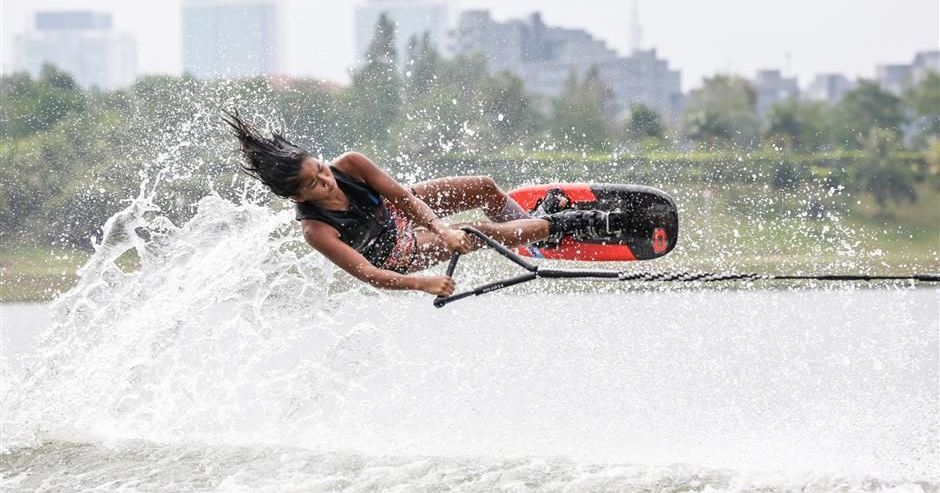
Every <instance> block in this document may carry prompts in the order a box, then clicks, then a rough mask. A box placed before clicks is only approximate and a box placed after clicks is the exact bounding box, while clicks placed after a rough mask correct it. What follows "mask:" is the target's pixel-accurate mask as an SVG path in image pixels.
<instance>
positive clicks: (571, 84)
mask: <svg viewBox="0 0 940 493" xmlns="http://www.w3.org/2000/svg"><path fill="white" fill-rule="evenodd" d="M612 102H613V93H612V91H611V90H610V88H609V87H607V85H606V84H604V83H603V81H602V80H601V78H600V72H599V71H598V69H597V67H596V66H592V67H591V68H590V69H589V70H588V72H587V74H585V76H584V80H583V81H581V82H580V83H579V82H578V77H577V74H575V73H574V72H573V71H572V72H571V73H570V74H569V75H568V78H567V80H566V81H565V84H564V87H563V89H562V93H561V96H560V97H558V98H557V99H555V100H554V101H553V104H552V106H553V109H554V111H553V115H552V120H551V124H550V133H551V136H552V137H553V138H554V139H555V141H556V142H557V143H558V145H560V146H561V147H563V148H568V149H577V150H591V151H602V150H608V149H610V146H611V136H612V125H611V113H612V105H611V103H612Z"/></svg>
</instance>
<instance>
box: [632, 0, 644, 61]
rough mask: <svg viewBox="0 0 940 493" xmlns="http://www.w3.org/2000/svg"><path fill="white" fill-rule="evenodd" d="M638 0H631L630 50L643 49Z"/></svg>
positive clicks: (633, 51)
mask: <svg viewBox="0 0 940 493" xmlns="http://www.w3.org/2000/svg"><path fill="white" fill-rule="evenodd" d="M638 4H639V1H638V0H633V12H632V13H631V15H630V52H631V53H636V52H637V51H640V50H641V49H643V28H642V27H640V9H639V6H638Z"/></svg>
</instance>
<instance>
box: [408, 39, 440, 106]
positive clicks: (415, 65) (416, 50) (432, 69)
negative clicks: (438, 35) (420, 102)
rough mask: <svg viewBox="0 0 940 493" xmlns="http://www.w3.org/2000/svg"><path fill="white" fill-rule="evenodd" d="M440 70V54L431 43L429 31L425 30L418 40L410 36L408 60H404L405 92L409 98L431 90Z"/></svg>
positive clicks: (411, 98) (415, 97) (414, 97)
mask: <svg viewBox="0 0 940 493" xmlns="http://www.w3.org/2000/svg"><path fill="white" fill-rule="evenodd" d="M440 72H441V56H440V54H439V53H438V52H437V50H436V49H435V48H434V46H433V45H431V36H430V33H428V32H427V31H425V33H424V35H423V36H422V37H421V39H420V40H419V39H418V38H417V37H415V36H412V37H411V39H410V40H409V41H408V60H407V61H406V62H405V94H406V95H407V96H408V99H409V100H414V99H417V98H419V97H421V96H423V95H425V94H427V93H428V92H430V91H431V89H432V87H433V85H434V83H435V80H436V79H437V77H438V75H439V74H440Z"/></svg>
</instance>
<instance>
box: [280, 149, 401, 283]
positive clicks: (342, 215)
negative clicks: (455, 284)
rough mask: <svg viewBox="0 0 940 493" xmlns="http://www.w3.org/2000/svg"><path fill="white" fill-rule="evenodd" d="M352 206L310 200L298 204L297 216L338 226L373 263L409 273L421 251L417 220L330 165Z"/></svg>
mask: <svg viewBox="0 0 940 493" xmlns="http://www.w3.org/2000/svg"><path fill="white" fill-rule="evenodd" d="M330 170H331V171H332V172H333V176H335V177H336V183H337V185H339V188H340V190H342V191H343V193H344V194H345V195H346V197H347V198H348V199H349V210H345V211H340V210H330V209H324V208H322V207H317V206H316V205H313V204H311V203H308V202H300V203H298V204H297V216H296V217H297V220H298V221H300V220H302V219H314V220H317V221H322V222H325V223H326V224H329V225H330V226H333V227H334V228H336V230H337V231H338V232H339V237H340V240H341V241H342V242H343V243H346V244H347V245H349V246H351V247H352V248H353V249H355V250H356V251H358V252H359V253H361V254H362V255H363V256H364V257H365V258H366V260H368V261H369V263H371V264H372V265H374V266H376V267H379V268H381V269H387V270H391V271H395V272H398V273H400V274H406V273H408V272H409V271H410V269H411V266H412V265H413V264H414V261H415V257H416V256H417V254H418V239H417V235H416V234H415V227H416V225H415V223H414V221H412V220H411V218H410V217H408V215H407V214H405V213H404V211H402V210H400V209H399V208H397V207H395V206H394V205H392V203H391V202H389V201H387V200H385V199H384V198H383V197H382V196H381V195H379V193H378V192H376V191H375V190H374V189H373V188H372V187H371V186H369V184H368V183H365V182H362V181H359V180H357V179H355V178H353V177H351V176H349V175H347V174H346V173H343V172H342V171H340V170H338V169H336V167H333V166H331V167H330Z"/></svg>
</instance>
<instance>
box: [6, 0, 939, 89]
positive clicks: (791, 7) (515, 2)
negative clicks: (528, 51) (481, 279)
mask: <svg viewBox="0 0 940 493" xmlns="http://www.w3.org/2000/svg"><path fill="white" fill-rule="evenodd" d="M281 1H282V3H283V5H284V8H286V9H287V10H286V13H287V15H286V16H285V17H286V19H287V20H286V23H287V25H286V29H285V31H286V39H285V42H284V43H283V45H284V49H285V53H284V56H285V64H284V70H285V72H286V74H287V75H293V76H311V77H316V78H320V79H325V80H331V81H336V82H340V83H346V82H348V80H349V76H348V74H349V67H350V66H351V65H353V63H354V47H353V44H354V29H353V25H354V23H353V16H354V12H355V7H356V5H360V4H363V3H365V0H281ZM637 2H638V10H639V19H640V24H641V25H642V27H643V45H644V46H643V47H644V48H655V49H656V50H657V53H658V55H659V56H660V57H661V58H664V59H666V60H668V62H669V65H670V67H671V68H673V69H678V70H680V71H681V73H682V87H683V90H686V91H687V90H689V89H691V88H694V87H697V86H699V85H700V84H701V81H702V79H703V78H704V77H707V76H711V75H714V74H716V73H736V74H740V75H743V76H745V77H753V76H754V74H755V73H756V72H757V71H758V70H762V69H774V68H775V69H780V70H783V72H784V75H787V76H796V77H798V79H799V82H800V85H801V86H802V87H805V86H806V85H808V84H809V82H810V81H811V80H812V78H813V77H814V76H815V75H816V74H819V73H829V72H838V73H843V74H845V75H847V76H849V77H850V78H856V77H867V78H871V77H873V76H874V73H875V66H876V65H880V64H894V63H910V62H911V61H912V60H913V57H914V54H915V53H916V52H918V51H924V50H936V49H938V46H940V2H938V1H937V0H655V1H654V0H637ZM449 4H450V6H451V9H452V11H453V12H455V13H456V12H457V11H460V10H467V9H487V10H489V11H490V12H491V14H492V15H493V17H494V18H495V19H496V20H500V21H504V20H508V19H512V18H521V17H524V16H527V15H529V14H530V13H532V12H534V11H540V12H541V13H542V18H543V20H544V21H545V23H546V24H548V25H549V26H559V27H569V28H580V29H585V30H587V31H588V32H590V33H591V34H593V35H594V37H595V38H597V39H600V40H603V41H605V42H606V43H607V45H608V46H609V47H611V48H613V49H615V50H617V51H618V52H621V53H626V52H627V51H628V50H629V48H630V46H629V26H630V21H631V12H632V4H633V2H632V1H631V0H577V1H571V0H541V1H539V0H450V1H449ZM49 9H91V10H98V11H106V12H111V13H112V14H113V16H114V27H115V29H118V30H124V31H130V32H132V33H133V34H134V35H135V36H136V39H137V50H138V69H139V71H140V73H142V74H180V73H181V72H182V41H181V37H182V33H181V28H182V27H181V23H182V21H181V11H182V0H0V45H2V46H0V69H2V71H3V72H4V73H8V72H9V71H11V70H12V69H13V68H14V61H13V58H12V57H13V53H14V40H15V37H16V35H17V34H20V33H22V32H25V31H26V30H27V29H28V28H29V25H30V19H31V13H32V12H34V11H36V10H49Z"/></svg>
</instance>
